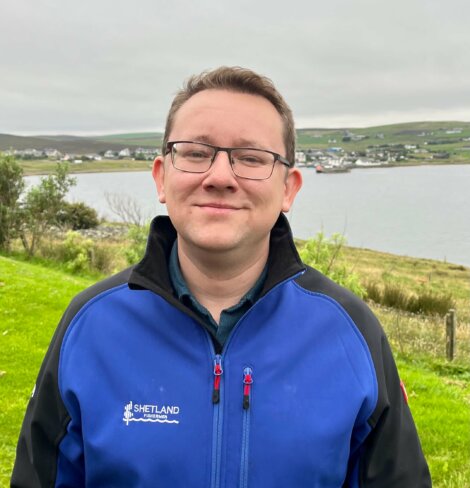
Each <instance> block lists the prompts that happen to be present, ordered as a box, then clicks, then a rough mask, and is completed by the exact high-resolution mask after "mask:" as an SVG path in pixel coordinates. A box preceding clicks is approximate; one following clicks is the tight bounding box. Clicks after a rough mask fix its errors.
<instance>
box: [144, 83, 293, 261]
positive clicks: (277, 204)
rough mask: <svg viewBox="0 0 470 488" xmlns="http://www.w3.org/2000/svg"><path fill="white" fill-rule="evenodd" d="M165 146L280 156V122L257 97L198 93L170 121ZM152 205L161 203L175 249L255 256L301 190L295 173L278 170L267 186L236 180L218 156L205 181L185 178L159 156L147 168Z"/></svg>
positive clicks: (222, 156)
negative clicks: (155, 198) (154, 193)
mask: <svg viewBox="0 0 470 488" xmlns="http://www.w3.org/2000/svg"><path fill="white" fill-rule="evenodd" d="M169 141H197V142H205V143H209V144H212V145H215V146H222V147H254V148H259V149H268V150H271V151H274V152H276V153H279V154H281V155H283V156H285V147H284V142H283V127H282V120H281V117H280V115H279V114H278V112H277V111H276V109H275V108H274V106H273V105H271V103H270V102H269V101H268V100H266V99H265V98H263V97H260V96H256V95H249V94H244V93H237V92H231V91H226V90H205V91H202V92H200V93H197V94H196V95H194V96H193V97H191V98H190V99H189V100H188V101H187V102H186V103H185V104H184V105H183V106H182V107H181V108H180V109H179V111H178V112H177V113H176V117H175V120H174V124H173V129H172V131H171V133H170V137H169ZM153 177H154V179H155V182H156V184H157V189H158V193H159V199H160V202H161V203H166V205H167V208H168V214H169V216H170V218H171V221H172V222H173V225H174V226H175V228H176V230H177V233H178V238H179V241H180V245H181V246H185V249H186V250H187V251H190V250H194V251H196V250H206V251H208V250H210V251H213V252H226V251H230V250H234V249H237V250H239V251H240V252H246V253H250V252H256V251H258V250H259V249H261V248H260V247H259V246H267V242H268V241H269V234H270V231H271V229H272V227H273V225H274V223H275V222H276V220H277V218H278V216H279V213H280V212H281V211H283V212H287V211H288V210H289V208H290V206H291V204H292V202H293V200H294V197H295V195H296V193H297V191H298V190H299V189H300V186H301V183H302V179H301V176H300V172H299V170H297V169H289V170H288V171H287V168H286V166H284V165H282V164H280V163H279V162H277V163H276V164H275V166H274V171H273V174H272V176H271V177H270V178H269V179H267V180H259V181H254V180H247V179H242V178H238V177H236V176H235V175H234V174H233V172H232V169H231V167H230V163H229V159H228V155H227V153H225V152H219V153H218V155H217V157H216V159H215V161H214V163H213V165H212V167H211V168H210V169H209V171H207V172H206V173H184V172H182V171H179V170H177V169H175V168H174V167H173V166H172V164H171V156H170V155H169V154H168V155H167V156H165V157H164V156H159V157H157V158H156V160H155V162H154V167H153Z"/></svg>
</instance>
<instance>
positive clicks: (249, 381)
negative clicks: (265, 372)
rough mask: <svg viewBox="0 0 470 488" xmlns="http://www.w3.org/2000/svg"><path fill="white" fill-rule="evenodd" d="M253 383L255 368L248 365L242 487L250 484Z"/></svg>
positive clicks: (245, 389) (245, 487) (244, 379)
mask: <svg viewBox="0 0 470 488" xmlns="http://www.w3.org/2000/svg"><path fill="white" fill-rule="evenodd" d="M252 385H253V370H252V369H251V368H249V367H246V368H245V369H244V370H243V421H242V422H243V423H242V449H241V464H240V488H247V486H248V448H249V444H250V443H249V441H250V412H251V409H250V406H251V394H252V392H251V390H252Z"/></svg>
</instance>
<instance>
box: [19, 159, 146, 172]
mask: <svg viewBox="0 0 470 488" xmlns="http://www.w3.org/2000/svg"><path fill="white" fill-rule="evenodd" d="M18 164H19V165H20V166H21V168H22V169H23V171H24V174H25V176H31V175H46V174H49V173H52V172H54V171H55V169H56V167H57V161H50V160H47V159H44V160H43V159H38V160H34V161H23V160H18ZM151 169H152V161H133V160H131V159H120V160H112V161H111V160H109V161H108V160H104V161H84V162H83V163H79V164H77V163H70V164H69V172H70V173H72V174H76V173H112V172H116V171H126V172H127V171H150V170H151Z"/></svg>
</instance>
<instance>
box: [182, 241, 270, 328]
mask: <svg viewBox="0 0 470 488" xmlns="http://www.w3.org/2000/svg"><path fill="white" fill-rule="evenodd" d="M188 251H189V252H188ZM268 252H269V239H268V240H267V241H266V243H264V245H263V247H262V248H261V249H259V250H258V252H251V253H250V255H249V257H248V258H247V256H246V255H245V256H243V259H239V258H238V257H237V256H236V255H227V254H228V253H217V252H208V251H206V250H204V251H194V250H189V249H188V248H187V247H186V246H185V244H184V243H183V242H182V241H181V239H178V259H179V263H180V267H181V272H182V274H183V276H184V279H185V280H186V283H187V285H188V288H189V289H190V290H191V293H192V294H193V295H194V297H195V298H196V299H197V301H198V302H199V303H200V304H201V305H203V306H204V307H205V308H206V309H207V310H209V312H210V313H211V315H212V317H213V318H214V320H215V321H216V322H217V323H218V322H219V319H220V314H221V312H222V310H224V309H226V308H229V307H231V306H233V305H235V304H237V303H238V302H239V301H240V299H241V298H242V297H243V296H244V295H245V294H246V293H247V292H248V291H249V290H250V289H251V288H252V287H253V285H254V284H255V283H256V280H257V279H258V278H259V276H260V275H261V273H262V271H263V269H264V267H265V265H266V262H267V259H268Z"/></svg>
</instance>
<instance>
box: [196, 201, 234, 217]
mask: <svg viewBox="0 0 470 488" xmlns="http://www.w3.org/2000/svg"><path fill="white" fill-rule="evenodd" d="M195 206H196V207H197V208H199V209H200V210H202V211H203V212H205V213H206V214H208V215H211V216H213V217H215V216H217V215H220V216H222V215H230V214H233V213H234V212H237V211H238V210H241V207H236V206H234V205H230V204H228V203H217V202H208V203H199V204H196V205H195Z"/></svg>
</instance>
